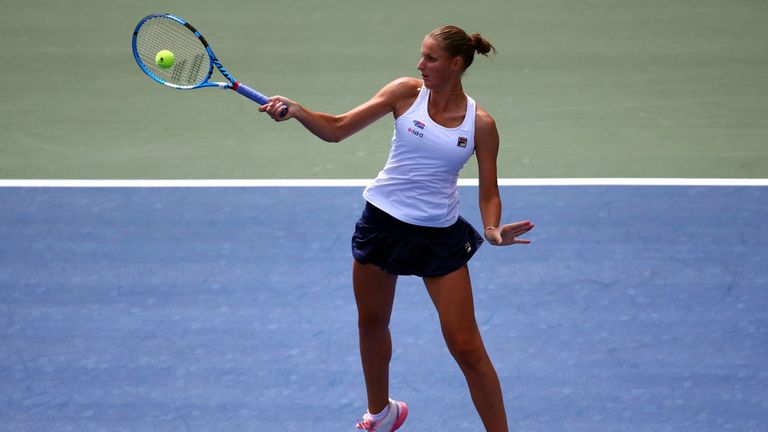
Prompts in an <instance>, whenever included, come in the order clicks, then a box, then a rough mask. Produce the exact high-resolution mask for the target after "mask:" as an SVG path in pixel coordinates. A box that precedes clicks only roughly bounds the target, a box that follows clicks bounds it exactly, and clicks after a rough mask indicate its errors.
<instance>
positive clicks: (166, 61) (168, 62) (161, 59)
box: [155, 50, 176, 69]
mask: <svg viewBox="0 0 768 432" xmlns="http://www.w3.org/2000/svg"><path fill="white" fill-rule="evenodd" d="M175 61H176V57H175V56H174V55H173V53H172V52H170V51H168V50H162V51H158V53H157V55H155V63H157V65H158V66H160V67H161V68H163V69H168V68H169V67H171V66H173V63H174V62H175Z"/></svg>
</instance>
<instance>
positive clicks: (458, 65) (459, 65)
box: [451, 56, 464, 72]
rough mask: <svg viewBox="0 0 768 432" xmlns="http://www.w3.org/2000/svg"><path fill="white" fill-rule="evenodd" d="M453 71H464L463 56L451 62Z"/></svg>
mask: <svg viewBox="0 0 768 432" xmlns="http://www.w3.org/2000/svg"><path fill="white" fill-rule="evenodd" d="M451 69H454V70H457V71H459V72H461V71H463V70H464V59H463V58H462V57H461V56H456V57H454V58H453V60H452V61H451Z"/></svg>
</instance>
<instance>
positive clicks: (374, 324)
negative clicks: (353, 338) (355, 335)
mask: <svg viewBox="0 0 768 432" xmlns="http://www.w3.org/2000/svg"><path fill="white" fill-rule="evenodd" d="M357 329H358V331H359V332H360V334H361V335H363V336H368V335H371V336H373V335H378V334H383V333H386V332H388V331H389V319H387V318H386V317H381V316H376V315H359V316H358V318H357Z"/></svg>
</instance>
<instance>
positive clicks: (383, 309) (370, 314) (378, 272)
mask: <svg viewBox="0 0 768 432" xmlns="http://www.w3.org/2000/svg"><path fill="white" fill-rule="evenodd" d="M396 285H397V275H393V274H389V273H387V272H385V271H384V270H382V269H381V268H379V267H378V266H376V265H374V264H360V263H359V262H357V261H354V263H353V264H352V286H353V288H354V291H355V302H356V303H357V311H358V315H359V317H360V321H361V322H367V323H369V324H370V323H386V324H388V323H389V318H390V316H391V315H392V305H393V303H394V301H395V286H396Z"/></svg>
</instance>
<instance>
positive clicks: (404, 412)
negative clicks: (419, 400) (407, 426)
mask: <svg viewBox="0 0 768 432" xmlns="http://www.w3.org/2000/svg"><path fill="white" fill-rule="evenodd" d="M397 406H398V408H399V409H400V415H398V416H397V420H395V424H393V425H392V432H395V431H396V430H398V429H400V426H402V425H403V423H405V419H406V418H407V417H408V405H406V404H405V402H398V404H397Z"/></svg>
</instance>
